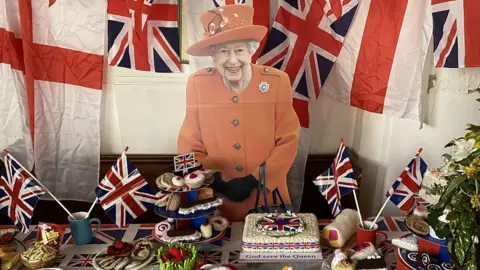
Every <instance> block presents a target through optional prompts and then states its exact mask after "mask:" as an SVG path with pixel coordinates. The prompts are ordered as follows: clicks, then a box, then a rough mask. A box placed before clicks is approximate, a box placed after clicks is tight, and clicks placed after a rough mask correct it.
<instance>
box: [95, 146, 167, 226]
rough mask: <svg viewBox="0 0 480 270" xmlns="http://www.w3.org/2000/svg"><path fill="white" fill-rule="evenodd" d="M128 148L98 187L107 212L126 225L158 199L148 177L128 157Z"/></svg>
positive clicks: (120, 224) (118, 222) (101, 201)
mask: <svg viewBox="0 0 480 270" xmlns="http://www.w3.org/2000/svg"><path fill="white" fill-rule="evenodd" d="M127 149H128V148H126V149H125V151H124V152H123V153H122V155H121V156H120V157H119V158H118V160H117V163H116V164H114V165H113V166H112V167H111V168H110V170H109V171H108V172H107V174H106V175H105V177H104V178H103V179H102V181H100V183H99V185H98V187H97V188H96V189H95V193H96V195H97V198H98V201H99V202H100V205H101V206H102V208H103V209H104V210H105V213H106V214H107V215H108V216H109V217H110V218H111V219H112V221H114V222H115V224H117V226H119V227H124V226H126V225H127V224H129V223H130V222H132V221H133V220H134V219H136V218H137V217H138V216H140V215H142V214H143V213H145V212H146V211H147V210H148V209H151V208H153V206H154V204H155V202H156V201H157V199H158V198H157V196H156V195H155V192H154V191H153V190H152V189H151V188H150V186H149V185H148V183H147V181H146V180H145V178H143V176H142V175H141V174H140V172H139V171H138V169H137V168H136V167H135V166H134V165H133V163H131V162H130V161H129V160H128V158H127V155H126V151H127Z"/></svg>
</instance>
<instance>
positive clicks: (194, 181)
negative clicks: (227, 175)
mask: <svg viewBox="0 0 480 270" xmlns="http://www.w3.org/2000/svg"><path fill="white" fill-rule="evenodd" d="M204 181H205V175H203V174H201V173H194V172H193V173H191V174H189V175H187V176H186V177H185V184H186V185H187V186H189V187H190V188H200V187H201V186H202V185H203V182H204Z"/></svg>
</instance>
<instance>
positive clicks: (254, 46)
mask: <svg viewBox="0 0 480 270" xmlns="http://www.w3.org/2000/svg"><path fill="white" fill-rule="evenodd" d="M239 41H241V40H239ZM243 41H245V42H246V43H247V48H248V52H249V53H250V54H254V53H255V52H256V51H257V50H258V47H260V42H258V41H256V40H253V39H249V40H243ZM208 51H209V53H210V55H212V54H213V53H214V52H215V45H210V46H209V47H208Z"/></svg>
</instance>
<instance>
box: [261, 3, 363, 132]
mask: <svg viewBox="0 0 480 270" xmlns="http://www.w3.org/2000/svg"><path fill="white" fill-rule="evenodd" d="M357 5H358V0H315V1H312V0H283V1H281V6H280V9H279V10H278V13H277V16H276V18H275V22H274V23H273V26H272V28H271V29H270V34H269V36H268V39H267V42H266V44H265V47H264V50H263V51H262V53H261V55H260V58H259V59H258V61H257V63H258V64H263V65H267V66H273V67H275V68H277V69H280V70H283V71H285V72H286V73H287V74H288V75H289V77H290V81H291V83H292V88H293V89H294V90H295V91H294V94H293V95H294V96H293V97H294V101H293V104H294V108H295V111H296V112H297V115H298V117H299V119H300V124H301V126H302V127H305V128H308V127H309V115H308V104H309V102H310V101H311V100H315V99H317V98H318V95H319V93H320V88H321V86H322V85H323V84H324V83H325V80H326V79H327V76H328V74H329V73H330V70H331V68H332V66H333V64H334V63H335V60H336V58H337V56H338V54H339V53H340V49H341V48H342V44H343V40H344V37H345V35H346V34H347V31H348V29H349V27H350V24H351V22H352V20H353V16H354V15H355V11H356V8H357Z"/></svg>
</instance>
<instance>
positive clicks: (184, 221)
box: [152, 177, 227, 245]
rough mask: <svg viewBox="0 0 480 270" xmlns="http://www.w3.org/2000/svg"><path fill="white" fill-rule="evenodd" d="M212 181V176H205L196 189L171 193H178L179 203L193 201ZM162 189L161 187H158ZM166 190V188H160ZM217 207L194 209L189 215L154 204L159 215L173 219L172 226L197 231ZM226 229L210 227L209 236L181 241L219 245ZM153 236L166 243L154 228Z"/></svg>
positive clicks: (177, 228)
mask: <svg viewBox="0 0 480 270" xmlns="http://www.w3.org/2000/svg"><path fill="white" fill-rule="evenodd" d="M212 183H213V180H212V178H211V177H210V178H207V179H206V180H205V183H204V184H203V186H202V187H200V188H198V189H192V190H187V191H185V190H179V191H173V192H171V193H178V194H179V195H180V202H181V203H188V202H194V201H197V200H198V199H199V197H200V196H199V195H200V194H201V193H202V191H205V190H206V189H208V186H209V185H211V184H212ZM160 189H162V188H160ZM162 191H165V192H167V191H166V190H162ZM217 209H218V207H213V208H210V209H208V210H202V211H196V212H195V213H193V214H189V215H181V214H179V213H178V210H177V211H169V210H167V209H166V207H165V206H164V207H158V206H155V213H156V214H157V215H159V216H161V217H164V218H167V219H170V220H173V222H172V223H173V224H171V225H173V226H175V228H176V230H184V229H194V230H196V231H198V232H201V230H200V226H201V225H202V224H207V223H208V220H207V216H209V215H211V214H213V213H214V212H215V211H216V210H217ZM226 231H227V229H225V230H223V231H221V232H217V231H215V230H214V229H213V228H212V236H211V237H210V238H204V237H203V236H202V237H201V238H200V239H199V240H197V241H188V242H182V243H188V244H192V245H202V244H207V243H211V244H215V245H221V244H222V239H223V237H224V236H225V233H226ZM152 234H153V238H154V239H156V240H157V241H158V242H160V243H164V244H168V243H166V242H164V241H163V240H162V239H161V238H160V237H158V236H157V235H156V234H155V230H153V232H152Z"/></svg>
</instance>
